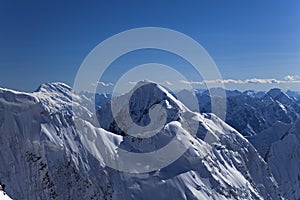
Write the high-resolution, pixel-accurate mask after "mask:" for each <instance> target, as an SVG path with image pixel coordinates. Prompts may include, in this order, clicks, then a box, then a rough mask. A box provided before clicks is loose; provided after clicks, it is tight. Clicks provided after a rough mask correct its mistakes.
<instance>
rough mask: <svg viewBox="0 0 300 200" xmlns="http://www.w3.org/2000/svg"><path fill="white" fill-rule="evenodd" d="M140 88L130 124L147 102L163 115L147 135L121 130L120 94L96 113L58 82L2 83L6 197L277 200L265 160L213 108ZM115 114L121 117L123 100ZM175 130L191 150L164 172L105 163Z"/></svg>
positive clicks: (1, 170)
mask: <svg viewBox="0 0 300 200" xmlns="http://www.w3.org/2000/svg"><path fill="white" fill-rule="evenodd" d="M143 84H145V83H143ZM143 86H144V87H140V88H139V90H138V92H136V93H135V95H134V96H133V98H131V101H130V103H131V104H130V105H131V107H130V114H131V117H132V119H133V120H134V121H135V123H136V124H140V125H147V124H151V120H149V115H148V112H149V111H150V115H151V109H152V108H153V106H154V104H159V105H160V106H161V108H163V109H164V110H165V112H164V113H165V114H166V117H167V118H166V121H165V123H164V124H163V127H162V130H161V131H160V132H159V133H158V134H157V135H155V136H153V137H150V138H136V137H133V136H131V135H128V134H126V132H124V131H123V132H122V129H120V127H119V126H118V123H116V122H115V120H114V119H113V118H112V116H111V113H110V111H109V110H110V109H109V107H110V105H111V103H112V102H113V101H115V102H117V104H116V105H118V103H120V102H123V101H125V99H128V96H126V94H125V96H120V97H117V98H113V99H112V100H111V102H110V103H106V104H104V105H103V106H101V107H99V108H98V111H97V115H98V116H97V117H98V118H96V116H95V115H94V114H93V111H92V110H91V109H92V108H91V105H90V104H89V103H88V102H89V101H88V100H87V98H86V95H85V96H84V97H83V96H82V95H78V94H74V93H73V92H72V91H71V88H70V87H69V86H67V85H65V84H63V83H49V84H43V85H42V86H41V87H40V88H39V90H38V91H37V92H35V93H23V92H16V91H13V90H8V89H0V147H1V148H0V181H1V183H2V184H5V186H6V187H5V191H6V192H7V194H8V195H10V196H11V197H12V198H13V199H30V200H32V199H125V200H126V199H282V195H281V193H280V190H279V188H278V185H277V181H276V180H275V178H274V177H273V175H272V173H271V172H270V169H269V167H268V165H267V163H266V162H265V161H264V160H263V159H262V157H260V156H259V154H258V152H257V151H256V149H255V148H254V147H253V146H252V145H251V144H250V143H249V142H248V141H247V140H246V139H245V138H244V137H243V136H242V135H241V134H240V133H238V132H237V131H236V130H235V129H233V128H231V127H230V126H229V125H227V124H226V123H225V122H223V121H222V120H220V119H219V118H218V117H217V116H215V115H213V114H199V113H195V112H191V111H190V110H189V109H188V108H187V107H186V106H185V105H184V104H182V103H181V102H179V101H178V100H176V99H175V98H174V97H173V96H172V95H171V94H170V93H168V92H167V91H166V90H164V89H163V88H162V87H161V86H159V85H157V84H155V83H146V84H145V85H143ZM136 87H139V85H137V86H136ZM127 95H128V94H127ZM72 108H73V109H72ZM117 111H118V112H117V116H118V117H119V119H120V120H119V122H120V121H121V123H122V121H124V122H125V121H126V119H125V118H123V117H124V116H126V115H124V113H125V112H124V109H123V107H122V106H120V107H117ZM154 116H156V115H154ZM152 117H153V116H152ZM156 117H159V116H156ZM150 118H151V116H150ZM152 119H156V118H152ZM98 120H99V123H98ZM157 123H160V122H159V120H158V121H157ZM99 124H100V125H101V127H102V128H101V127H99ZM187 124H188V125H189V126H187ZM125 125H126V123H125ZM194 125H197V126H194ZM193 127H197V130H193ZM105 129H106V130H105ZM177 132H180V133H184V134H185V138H186V140H185V141H186V142H187V143H188V144H189V147H188V149H187V150H186V152H185V153H184V154H183V155H182V156H181V157H180V158H179V159H177V160H176V161H175V162H173V163H171V164H170V165H168V166H166V167H164V168H162V169H157V170H154V171H151V172H145V173H139V174H137V173H128V172H121V171H117V170H115V169H112V168H110V167H108V165H107V162H106V159H105V158H106V157H105V155H106V154H107V153H108V155H111V156H112V157H114V156H115V155H116V153H115V152H116V150H117V149H116V146H117V148H123V149H125V150H130V151H132V152H136V153H143V152H149V151H153V150H157V149H160V148H162V147H163V146H164V145H165V144H167V143H168V142H169V141H170V140H171V139H172V138H173V137H175V135H176V133H177ZM193 133H195V134H193ZM151 159H153V161H156V162H159V160H157V158H151ZM118 164H123V163H118ZM136 164H137V163H134V162H133V161H132V166H135V165H136Z"/></svg>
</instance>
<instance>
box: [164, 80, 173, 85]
mask: <svg viewBox="0 0 300 200" xmlns="http://www.w3.org/2000/svg"><path fill="white" fill-rule="evenodd" d="M165 84H166V85H169V86H171V85H173V83H171V82H170V81H165Z"/></svg>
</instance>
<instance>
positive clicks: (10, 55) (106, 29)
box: [0, 0, 300, 91]
mask: <svg viewBox="0 0 300 200" xmlns="http://www.w3.org/2000/svg"><path fill="white" fill-rule="evenodd" d="M147 26H154V27H165V28H170V29H174V30H177V31H180V32H182V33H184V34H186V35H188V36H190V37H192V38H193V39H195V40H196V41H198V42H199V43H200V44H201V45H202V46H203V47H204V48H205V49H206V51H207V52H208V53H209V54H210V56H211V57H212V58H213V59H214V61H215V62H216V64H217V66H218V68H219V70H220V72H221V74H222V77H223V78H224V79H226V80H227V79H233V80H241V81H243V83H242V84H241V83H230V84H226V86H227V87H228V88H229V89H235V88H236V89H241V90H245V89H256V90H267V89H269V88H271V87H281V88H282V89H285V90H286V89H293V90H299V91H300V84H299V82H297V81H298V80H299V79H300V77H299V76H300V1H299V0H281V1H279V0H265V1H261V0H252V1H241V0H226V1H222V0H220V1H214V0H205V1H204V0H202V1H201V0H200V1H174V0H173V1H88V3H86V2H85V1H71V0H69V1H67V0H65V1H60V0H59V1H58V0H57V1H55V0H54V1H40V0H36V1H32V0H26V1H21V0H20V1H9V0H7V1H6V0H4V1H3V0H0V69H1V71H0V87H7V88H12V89H17V90H25V91H33V90H35V89H36V88H37V87H38V86H39V85H40V84H41V83H44V82H52V81H62V82H66V83H67V84H69V85H72V84H73V81H74V78H75V76H76V73H77V70H78V69H79V67H80V65H81V63H82V61H83V60H84V58H85V57H86V56H87V54H88V53H89V52H90V51H91V50H92V49H93V48H94V47H95V46H96V45H98V44H99V43H100V42H101V41H103V40H105V39H106V38H108V37H110V36H112V35H114V34H117V33H119V32H121V31H125V30H128V29H132V28H138V27H147ZM153 55H155V54H153ZM167 57H168V56H167ZM167 57H166V58H167ZM143 58H144V57H143V56H141V57H139V59H140V60H143ZM146 60H147V59H146ZM170 62H171V63H172V61H170ZM128 63H130V62H129V61H128V62H127V64H128ZM115 70H117V71H118V69H115ZM253 78H256V79H258V80H259V81H257V82H259V83H252V82H251V81H248V82H247V81H245V80H247V79H252V80H253ZM113 79H114V78H113V77H111V80H112V81H111V82H114V80H113ZM266 79H275V80H279V81H283V80H285V82H284V83H275V84H270V83H265V82H267V81H265V82H264V80H266ZM106 80H107V81H109V80H110V77H108V78H106ZM191 81H201V80H191ZM244 82H245V83H244ZM250 82H251V83H250Z"/></svg>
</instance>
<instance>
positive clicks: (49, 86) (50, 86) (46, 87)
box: [36, 82, 72, 92]
mask: <svg viewBox="0 0 300 200" xmlns="http://www.w3.org/2000/svg"><path fill="white" fill-rule="evenodd" d="M71 90H72V88H71V87H70V86H69V85H67V84H65V83H61V82H52V83H43V84H41V85H40V87H39V88H38V89H37V90H36V92H70V91H71Z"/></svg>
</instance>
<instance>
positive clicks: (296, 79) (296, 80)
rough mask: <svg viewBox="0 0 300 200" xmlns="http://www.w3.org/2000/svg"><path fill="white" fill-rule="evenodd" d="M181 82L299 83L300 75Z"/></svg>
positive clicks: (185, 82)
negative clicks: (281, 77) (275, 77)
mask: <svg viewBox="0 0 300 200" xmlns="http://www.w3.org/2000/svg"><path fill="white" fill-rule="evenodd" d="M179 82H180V83H182V84H187V85H204V84H207V83H211V84H213V83H222V84H228V83H231V84H274V83H275V84H280V83H300V76H297V75H288V76H286V77H284V79H282V80H280V79H260V78H251V79H246V80H238V79H218V80H203V81H186V80H180V81H179Z"/></svg>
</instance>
